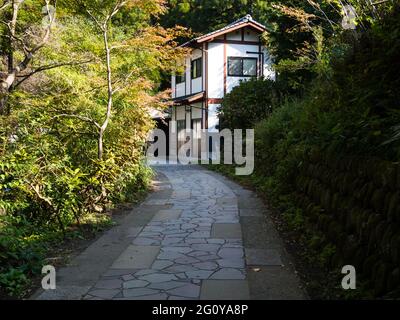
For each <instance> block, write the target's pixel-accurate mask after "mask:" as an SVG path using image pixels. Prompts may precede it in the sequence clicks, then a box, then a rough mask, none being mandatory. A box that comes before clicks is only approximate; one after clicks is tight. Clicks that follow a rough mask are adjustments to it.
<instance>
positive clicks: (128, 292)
mask: <svg viewBox="0 0 400 320" xmlns="http://www.w3.org/2000/svg"><path fill="white" fill-rule="evenodd" d="M123 294H124V297H125V298H133V297H140V296H148V295H153V294H159V290H154V289H149V288H134V289H125V290H123Z"/></svg>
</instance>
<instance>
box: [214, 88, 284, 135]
mask: <svg viewBox="0 0 400 320" xmlns="http://www.w3.org/2000/svg"><path fill="white" fill-rule="evenodd" d="M283 96H284V94H283V90H282V89H281V88H280V87H279V84H278V83H276V82H275V81H272V80H250V81H243V82H241V84H240V85H239V86H237V87H235V88H234V89H233V90H232V91H231V92H230V93H229V94H227V95H226V96H225V98H224V101H223V103H222V106H221V108H220V110H219V117H220V123H221V127H222V128H230V129H250V128H253V127H254V125H255V124H256V123H257V122H258V121H260V119H263V118H265V117H267V116H268V115H270V114H271V113H272V111H273V109H274V108H275V107H276V106H278V105H279V103H280V102H281V101H282V97H283Z"/></svg>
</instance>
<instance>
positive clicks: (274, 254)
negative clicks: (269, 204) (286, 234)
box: [35, 166, 305, 300]
mask: <svg viewBox="0 0 400 320" xmlns="http://www.w3.org/2000/svg"><path fill="white" fill-rule="evenodd" d="M157 171H158V172H159V176H158V181H156V182H155V184H156V185H155V188H156V191H155V192H154V193H152V194H151V195H150V196H149V197H148V198H147V199H146V201H145V202H144V203H142V204H141V206H140V207H139V208H136V209H135V210H134V212H133V213H132V214H130V215H129V216H128V217H126V218H125V219H124V221H122V222H121V223H120V226H118V227H116V228H113V229H112V230H110V231H109V232H108V233H107V234H105V235H104V236H103V237H102V238H100V239H99V240H98V241H96V242H95V243H94V244H92V246H90V247H89V248H88V249H87V250H86V251H85V252H83V253H82V254H81V255H80V256H78V257H77V258H75V259H74V260H73V261H72V262H71V264H70V265H69V266H67V267H65V268H63V269H61V270H60V271H59V272H58V274H57V281H58V283H57V284H58V287H57V290H54V291H46V292H39V293H38V294H37V295H36V296H35V298H38V299H89V300H93V299H96V300H97V299H118V300H121V299H124V300H137V299H156V300H166V299H169V300H176V299H179V300H182V299H191V300H193V299H243V300H246V299H303V298H305V295H304V294H303V291H302V290H301V289H300V288H299V282H298V279H297V277H296V276H295V274H294V272H293V270H292V268H291V267H290V260H287V262H288V265H286V266H285V264H286V261H285V260H286V259H288V258H287V256H286V254H285V252H284V250H283V246H282V243H281V242H280V239H279V237H278V236H277V234H276V232H275V231H274V230H273V229H272V228H270V230H260V229H259V228H260V226H261V227H262V226H264V222H262V223H260V221H259V220H260V218H261V219H262V220H265V219H264V218H263V217H264V215H263V212H264V211H265V208H264V206H263V204H262V203H261V201H260V200H259V199H258V198H257V197H255V195H254V194H253V193H252V192H250V191H247V190H244V189H242V188H241V187H239V186H237V185H236V184H233V183H232V182H229V181H228V180H226V179H224V178H222V177H220V176H218V175H217V174H215V173H211V172H209V171H206V170H204V169H202V168H200V167H198V166H190V167H188V166H165V167H159V168H157ZM241 216H242V217H241ZM246 218H247V221H246ZM254 218H255V219H256V220H255V223H257V226H254V227H252V226H251V224H249V221H250V222H251V220H252V219H253V220H254ZM249 219H250V220H249ZM257 221H258V222H257ZM264 227H265V226H264ZM252 228H253V230H251V229H252ZM257 230H258V231H257ZM257 233H259V234H262V233H268V234H267V237H268V239H265V238H259V239H257V236H256V235H257ZM255 236H256V238H254V237H255ZM244 238H245V240H246V242H248V246H245V244H244V241H243V239H244ZM261 241H263V242H262V243H261ZM258 242H260V243H258ZM260 281H263V282H265V283H264V284H263V285H262V284H260V283H259V282H260Z"/></svg>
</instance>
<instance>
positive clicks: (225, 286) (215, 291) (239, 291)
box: [200, 280, 250, 300]
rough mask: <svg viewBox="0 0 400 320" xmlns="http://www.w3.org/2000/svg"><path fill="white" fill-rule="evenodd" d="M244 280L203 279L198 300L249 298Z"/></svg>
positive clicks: (247, 287)
mask: <svg viewBox="0 0 400 320" xmlns="http://www.w3.org/2000/svg"><path fill="white" fill-rule="evenodd" d="M249 299H250V293H249V286H248V283H247V281H246V280H204V281H203V283H202V286H201V295H200V300H249Z"/></svg>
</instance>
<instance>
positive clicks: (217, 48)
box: [208, 43, 224, 98]
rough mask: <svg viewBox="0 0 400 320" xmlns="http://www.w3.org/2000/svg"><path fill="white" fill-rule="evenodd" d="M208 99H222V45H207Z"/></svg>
mask: <svg viewBox="0 0 400 320" xmlns="http://www.w3.org/2000/svg"><path fill="white" fill-rule="evenodd" d="M208 97H209V98H223V97H224V44H223V43H210V44H209V45H208Z"/></svg>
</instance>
